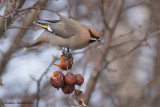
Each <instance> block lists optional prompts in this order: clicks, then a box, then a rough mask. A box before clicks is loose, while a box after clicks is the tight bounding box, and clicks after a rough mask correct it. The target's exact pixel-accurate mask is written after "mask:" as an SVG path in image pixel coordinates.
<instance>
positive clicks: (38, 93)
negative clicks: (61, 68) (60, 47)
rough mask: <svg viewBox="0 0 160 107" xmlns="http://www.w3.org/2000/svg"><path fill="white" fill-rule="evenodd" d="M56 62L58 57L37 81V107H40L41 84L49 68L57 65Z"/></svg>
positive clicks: (54, 58)
mask: <svg viewBox="0 0 160 107" xmlns="http://www.w3.org/2000/svg"><path fill="white" fill-rule="evenodd" d="M56 60H57V58H56V57H53V61H52V62H51V63H50V64H49V66H48V67H47V69H46V70H45V71H44V72H43V74H42V75H41V77H40V78H39V79H38V80H37V102H36V107H39V100H40V84H41V81H42V78H43V77H44V75H45V74H46V73H47V71H48V70H49V68H50V67H51V66H52V65H53V64H54V63H55V61H56Z"/></svg>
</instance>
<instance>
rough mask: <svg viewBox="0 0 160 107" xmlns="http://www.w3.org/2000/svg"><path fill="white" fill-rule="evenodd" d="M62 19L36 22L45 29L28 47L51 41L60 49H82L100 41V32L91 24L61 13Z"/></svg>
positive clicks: (51, 43) (50, 42)
mask: <svg viewBox="0 0 160 107" xmlns="http://www.w3.org/2000/svg"><path fill="white" fill-rule="evenodd" d="M59 18H60V20H44V19H39V20H37V21H35V22H34V23H35V24H36V25H39V26H41V27H42V28H44V29H45V30H44V31H43V32H42V34H41V35H40V36H39V37H38V38H37V39H36V40H35V41H33V43H31V44H29V45H28V46H27V48H29V47H33V46H36V45H40V44H42V43H49V44H50V45H52V46H55V47H58V48H59V49H62V47H64V48H68V49H72V50H77V49H82V48H84V47H86V46H88V45H89V44H90V43H93V42H96V41H97V42H100V37H99V33H98V32H97V31H96V30H95V29H94V28H93V27H90V26H87V25H84V24H82V23H80V22H78V21H76V20H73V19H71V18H67V17H65V16H62V15H59Z"/></svg>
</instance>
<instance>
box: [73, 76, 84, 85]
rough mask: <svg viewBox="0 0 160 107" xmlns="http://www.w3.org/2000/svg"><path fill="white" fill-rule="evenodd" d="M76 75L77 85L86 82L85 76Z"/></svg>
mask: <svg viewBox="0 0 160 107" xmlns="http://www.w3.org/2000/svg"><path fill="white" fill-rule="evenodd" d="M75 77H76V83H75V84H76V85H82V84H83V82H84V78H83V76H82V75H81V74H76V75H75Z"/></svg>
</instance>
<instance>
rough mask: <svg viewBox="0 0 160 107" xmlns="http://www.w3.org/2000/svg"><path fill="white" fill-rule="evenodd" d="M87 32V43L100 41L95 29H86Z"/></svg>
mask: <svg viewBox="0 0 160 107" xmlns="http://www.w3.org/2000/svg"><path fill="white" fill-rule="evenodd" d="M88 32H89V36H90V40H89V43H93V42H100V41H101V39H100V37H99V33H98V32H97V31H96V30H95V29H93V28H90V29H88Z"/></svg>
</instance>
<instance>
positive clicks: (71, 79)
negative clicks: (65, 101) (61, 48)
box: [50, 52, 84, 94]
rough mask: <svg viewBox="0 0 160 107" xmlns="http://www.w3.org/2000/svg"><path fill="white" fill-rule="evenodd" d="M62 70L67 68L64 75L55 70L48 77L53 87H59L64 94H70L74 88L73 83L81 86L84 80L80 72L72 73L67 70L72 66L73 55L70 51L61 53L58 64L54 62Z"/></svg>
mask: <svg viewBox="0 0 160 107" xmlns="http://www.w3.org/2000/svg"><path fill="white" fill-rule="evenodd" d="M54 65H56V66H58V67H60V68H61V69H63V70H67V73H66V74H65V75H64V74H63V73H62V72H60V71H55V72H54V73H53V76H51V78H50V83H51V85H52V86H53V87H55V88H58V89H59V88H61V89H62V91H63V92H64V94H70V93H72V92H73V91H74V90H75V85H79V86H81V85H82V84H83V82H84V78H83V76H82V75H81V74H73V73H71V72H69V71H68V70H69V69H71V68H72V65H73V57H72V55H71V54H70V53H64V52H63V54H62V55H61V62H60V64H54Z"/></svg>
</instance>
